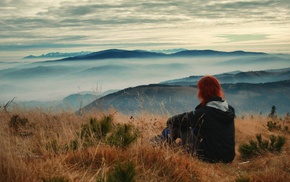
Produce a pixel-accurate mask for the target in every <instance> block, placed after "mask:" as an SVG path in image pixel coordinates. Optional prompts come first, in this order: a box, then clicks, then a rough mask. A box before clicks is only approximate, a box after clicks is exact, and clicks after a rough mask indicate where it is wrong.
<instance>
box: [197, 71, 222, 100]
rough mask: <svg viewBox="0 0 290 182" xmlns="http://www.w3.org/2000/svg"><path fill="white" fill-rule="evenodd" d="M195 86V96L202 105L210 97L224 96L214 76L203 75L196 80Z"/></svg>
mask: <svg viewBox="0 0 290 182" xmlns="http://www.w3.org/2000/svg"><path fill="white" fill-rule="evenodd" d="M197 87H198V92H197V96H198V98H199V99H200V100H201V104H202V105H205V104H206V103H207V102H208V101H209V100H210V99H211V98H212V97H221V98H222V97H224V93H223V90H222V87H221V85H220V83H219V81H218V80H217V79H216V78H215V77H214V76H204V77H203V78H201V79H200V80H199V81H198V83H197Z"/></svg>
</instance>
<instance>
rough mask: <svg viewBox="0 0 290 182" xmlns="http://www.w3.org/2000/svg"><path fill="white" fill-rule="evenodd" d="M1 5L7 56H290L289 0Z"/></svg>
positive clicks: (18, 0) (20, 0)
mask: <svg viewBox="0 0 290 182" xmlns="http://www.w3.org/2000/svg"><path fill="white" fill-rule="evenodd" d="M0 7H1V8H0V39H1V42H0V50H1V51H0V55H1V54H8V53H9V52H13V51H17V53H18V54H25V55H27V54H29V53H30V52H36V51H38V52H41V53H46V52H48V51H53V50H64V51H70V50H72V49H73V50H84V51H86V50H91V51H97V50H102V49H107V48H124V49H147V50H152V49H163V48H180V47H183V48H187V49H207V48H208V49H219V50H233V49H236V50H237V49H244V50H249V51H265V52H267V51H269V52H290V50H289V48H290V43H289V42H290V36H289V33H288V32H290V3H289V1H288V0H276V1H263V0H259V1H256V0H247V1H246V0H244V1H242V0H239V1H237V0H230V1H229V0H227V1H226V0H225V1H209V0H207V1H192V0H171V1H160V0H153V1H148V0H137V1H131V0H108V1H100V0H98V1H94V0H87V1H77V0H68V1H65V0H53V1H52V0H51V1H45V2H39V1H38V0H25V1H24V0H2V1H1V2H0Z"/></svg>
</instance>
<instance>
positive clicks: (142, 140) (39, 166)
mask: <svg viewBox="0 0 290 182" xmlns="http://www.w3.org/2000/svg"><path fill="white" fill-rule="evenodd" d="M104 116H110V118H111V119H113V120H112V124H113V125H112V126H114V127H115V128H118V127H119V129H120V128H122V126H125V125H126V126H128V127H124V128H126V129H127V130H113V131H114V132H111V133H110V132H109V130H110V129H109V128H107V131H108V133H104V131H105V128H106V127H103V130H102V135H97V133H96V131H95V130H93V129H90V128H89V126H91V125H93V124H94V121H99V120H102V118H104ZM169 116H170V115H165V114H164V115H153V114H150V113H141V114H139V115H136V116H127V115H123V114H120V113H118V112H115V111H113V110H112V111H109V112H108V113H102V112H98V111H95V112H92V113H84V114H83V115H81V116H80V115H75V114H73V113H69V112H62V113H58V114H55V113H51V112H49V111H42V110H37V109H34V110H26V109H17V108H14V109H12V110H11V111H9V112H4V111H1V112H0V125H1V126H0V130H1V131H0V133H1V135H0V136H1V138H0V146H1V150H0V181H7V182H9V181H13V182H15V181H16V182H17V181H98V182H100V181H115V180H116V178H118V177H119V178H120V176H121V177H122V175H123V177H124V176H125V178H126V177H127V179H128V178H131V179H135V180H136V181H146V182H147V181H182V182H184V181H185V182H186V181H290V155H289V154H290V144H289V143H290V134H289V131H287V126H288V127H289V126H290V121H289V116H288V118H287V117H286V116H281V119H277V120H274V119H270V118H266V117H263V116H251V115H249V116H246V115H244V116H242V117H237V118H236V121H235V123H236V154H237V155H236V158H235V160H234V161H233V162H232V163H231V164H221V163H217V164H209V163H205V162H202V161H200V160H198V159H197V158H196V157H195V156H190V155H189V154H188V153H187V152H186V151H185V150H184V149H183V148H182V147H178V146H177V145H176V146H168V145H167V144H164V143H160V142H159V141H157V140H152V138H154V136H156V135H158V134H160V132H161V130H162V129H163V127H164V126H165V122H166V120H167V118H168V117H169ZM105 118H106V117H105ZM269 121H273V123H274V122H277V125H271V127H270V128H269V126H270V125H269V123H268V122H269ZM267 123H268V126H267ZM118 124H119V125H118ZM278 125H281V128H279V127H278ZM94 126H95V125H94ZM129 126H131V127H129ZM270 129H271V131H270ZM117 131H118V132H119V133H120V131H123V133H122V132H121V133H120V134H119V135H117V136H120V137H121V136H126V137H121V138H122V140H119V138H120V137H119V138H118V137H115V138H114V136H116V133H118V132H117ZM125 131H131V134H133V135H124V133H125ZM134 134H137V135H134ZM257 134H261V135H262V137H263V139H264V140H266V139H269V137H270V136H271V135H275V136H283V137H286V143H285V145H284V146H283V148H282V150H281V152H267V151H266V150H263V151H261V152H259V153H256V155H254V156H253V157H250V158H247V159H242V158H241V154H240V152H239V146H240V145H241V144H243V143H249V141H250V140H255V138H256V135H257ZM105 135H106V136H105ZM134 136H137V140H132V143H131V142H128V143H122V142H124V141H129V140H130V139H132V138H133V139H134ZM125 139H126V140H125ZM117 144H120V145H117ZM116 176H117V177H116ZM114 179H115V180H114Z"/></svg>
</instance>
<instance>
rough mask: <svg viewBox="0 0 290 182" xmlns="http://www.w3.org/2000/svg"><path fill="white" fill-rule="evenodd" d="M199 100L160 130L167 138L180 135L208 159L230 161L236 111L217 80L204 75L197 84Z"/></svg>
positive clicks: (193, 148) (173, 138) (233, 153)
mask: <svg viewBox="0 0 290 182" xmlns="http://www.w3.org/2000/svg"><path fill="white" fill-rule="evenodd" d="M197 86H198V94H197V95H198V98H199V100H200V101H201V103H200V104H199V105H198V106H197V107H196V108H195V110H194V111H191V112H185V113H183V114H179V115H176V116H173V117H171V118H169V119H168V121H167V128H166V129H165V130H164V131H163V132H162V134H163V136H164V138H166V139H167V140H168V141H169V142H170V141H175V140H176V139H177V138H181V141H182V144H183V145H185V144H188V145H189V146H190V148H189V149H190V151H191V152H192V153H196V154H197V156H198V158H200V159H202V160H204V161H207V162H224V163H229V162H232V161H233V159H234V157H235V125H234V118H235V111H234V108H233V107H231V106H230V105H229V104H228V103H227V102H226V101H225V100H224V99H223V97H224V94H223V91H222V88H221V86H220V84H219V82H218V80H217V79H216V78H215V77H213V76H205V77H203V78H201V80H200V81H199V82H198V84H197Z"/></svg>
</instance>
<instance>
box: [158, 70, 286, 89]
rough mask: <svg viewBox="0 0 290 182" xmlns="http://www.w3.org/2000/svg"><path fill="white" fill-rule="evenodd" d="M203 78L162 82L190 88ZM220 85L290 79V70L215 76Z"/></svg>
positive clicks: (193, 77) (195, 77) (191, 77)
mask: <svg viewBox="0 0 290 182" xmlns="http://www.w3.org/2000/svg"><path fill="white" fill-rule="evenodd" d="M201 77H202V76H190V77H186V78H180V79H175V80H168V81H164V82H161V84H165V85H176V86H190V85H196V84H197V82H198V81H199V80H200V78H201ZM215 77H216V78H217V79H219V81H220V83H267V82H276V81H283V80H288V79H290V68H284V69H276V70H265V71H247V72H241V71H236V72H232V73H223V74H218V75H215Z"/></svg>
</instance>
